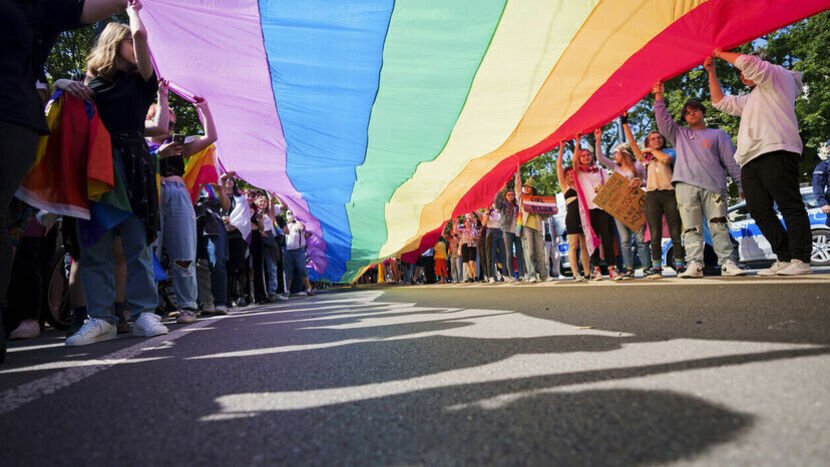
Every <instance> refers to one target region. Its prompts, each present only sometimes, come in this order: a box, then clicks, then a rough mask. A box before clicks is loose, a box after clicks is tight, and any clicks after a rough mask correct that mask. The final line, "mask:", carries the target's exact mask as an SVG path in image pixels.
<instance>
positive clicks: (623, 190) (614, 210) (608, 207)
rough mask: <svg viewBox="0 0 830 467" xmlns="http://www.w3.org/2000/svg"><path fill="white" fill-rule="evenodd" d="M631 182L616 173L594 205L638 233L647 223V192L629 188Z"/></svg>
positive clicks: (600, 192)
mask: <svg viewBox="0 0 830 467" xmlns="http://www.w3.org/2000/svg"><path fill="white" fill-rule="evenodd" d="M630 182H631V180H629V179H627V178H625V177H623V176H622V175H620V174H619V173H617V172H614V174H613V175H611V177H610V178H608V181H606V182H605V184H604V185H602V188H601V189H600V190H599V193H597V196H596V198H594V204H596V205H597V206H599V207H601V208H602V209H603V210H604V211H605V212H607V213H608V214H611V215H612V216H614V218H616V219H617V220H619V221H620V222H622V223H623V224H625V226H626V227H628V228H629V229H631V230H633V231H635V232H636V231H638V230H640V228H641V227H642V226H643V224H645V222H646V212H645V205H646V192H645V191H643V189H642V188H633V189H632V188H629V187H628V184H629V183H630Z"/></svg>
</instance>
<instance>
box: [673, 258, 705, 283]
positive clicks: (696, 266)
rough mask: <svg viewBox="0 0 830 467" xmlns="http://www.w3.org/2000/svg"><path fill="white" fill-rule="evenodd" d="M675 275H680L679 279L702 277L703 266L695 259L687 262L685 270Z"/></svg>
mask: <svg viewBox="0 0 830 467" xmlns="http://www.w3.org/2000/svg"><path fill="white" fill-rule="evenodd" d="M677 277H680V278H681V279H694V278H698V277H703V266H701V265H700V263H698V262H697V261H690V262H689V264H687V265H686V271H685V272H683V273H682V274H680V275H679V276H677Z"/></svg>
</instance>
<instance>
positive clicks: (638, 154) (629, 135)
mask: <svg viewBox="0 0 830 467" xmlns="http://www.w3.org/2000/svg"><path fill="white" fill-rule="evenodd" d="M620 123H622V127H623V133H625V139H626V140H627V141H628V144H629V145H631V150H632V151H634V157H636V158H637V160H638V161H640V162H642V161H643V151H641V150H640V146H638V145H637V140H636V139H634V133H633V132H632V131H631V127H630V126H628V112H623V114H622V116H620Z"/></svg>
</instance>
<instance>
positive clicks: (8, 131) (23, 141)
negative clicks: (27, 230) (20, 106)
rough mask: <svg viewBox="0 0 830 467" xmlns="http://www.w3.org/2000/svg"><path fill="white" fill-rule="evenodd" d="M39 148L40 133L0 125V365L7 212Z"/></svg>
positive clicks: (8, 257)
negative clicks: (38, 138) (38, 136)
mask: <svg viewBox="0 0 830 467" xmlns="http://www.w3.org/2000/svg"><path fill="white" fill-rule="evenodd" d="M36 149H37V132H36V131H35V130H33V129H31V128H26V127H22V126H19V125H15V124H12V123H7V122H0V154H2V155H3V156H2V157H0V363H2V362H3V361H4V360H5V358H6V333H7V330H6V329H5V328H4V326H3V324H2V323H3V319H2V313H3V308H5V306H6V292H7V291H8V286H9V278H10V277H11V276H10V274H11V268H12V256H13V253H12V242H11V239H10V238H9V224H8V219H7V216H8V212H9V205H10V204H11V202H12V198H13V197H14V193H15V191H17V188H18V187H19V186H20V183H21V182H22V181H23V178H24V177H25V176H26V173H27V172H28V171H29V167H30V166H31V165H32V161H34V159H35V150H36Z"/></svg>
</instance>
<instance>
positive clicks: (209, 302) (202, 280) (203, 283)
mask: <svg viewBox="0 0 830 467" xmlns="http://www.w3.org/2000/svg"><path fill="white" fill-rule="evenodd" d="M210 280H211V275H210V261H209V260H208V259H201V258H199V259H197V260H196V285H197V287H198V292H197V294H196V296H197V297H198V299H197V301H198V303H199V307H200V309H201V310H202V312H203V313H205V312H207V313H211V312H213V310H214V309H215V305H214V303H213V293H212V291H211V290H210Z"/></svg>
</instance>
